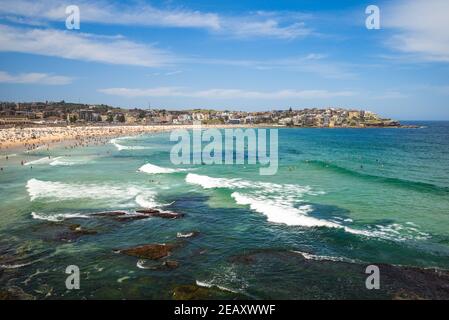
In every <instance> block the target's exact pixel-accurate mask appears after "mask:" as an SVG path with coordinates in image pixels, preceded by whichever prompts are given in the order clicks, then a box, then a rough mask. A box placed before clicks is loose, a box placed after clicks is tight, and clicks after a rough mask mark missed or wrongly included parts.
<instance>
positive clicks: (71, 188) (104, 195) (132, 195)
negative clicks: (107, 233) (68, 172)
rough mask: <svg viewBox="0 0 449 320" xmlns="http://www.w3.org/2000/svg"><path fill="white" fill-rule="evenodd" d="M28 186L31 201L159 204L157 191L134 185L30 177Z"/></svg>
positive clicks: (145, 205)
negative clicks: (72, 181)
mask: <svg viewBox="0 0 449 320" xmlns="http://www.w3.org/2000/svg"><path fill="white" fill-rule="evenodd" d="M26 188H27V191H28V194H29V196H30V200H31V201H35V200H45V201H48V202H57V201H61V200H78V199H91V200H95V201H103V202H105V203H106V204H109V205H110V206H117V205H118V204H120V203H123V202H129V201H131V200H132V201H133V202H134V203H135V204H137V205H139V206H144V207H150V205H151V206H153V207H156V206H158V203H157V202H156V201H155V197H156V196H157V193H156V192H155V191H154V190H151V189H148V188H143V187H140V186H133V185H115V184H114V185H112V184H100V183H98V184H81V183H65V182H57V181H43V180H38V179H30V180H28V182H27V184H26Z"/></svg>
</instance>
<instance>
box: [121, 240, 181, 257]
mask: <svg viewBox="0 0 449 320" xmlns="http://www.w3.org/2000/svg"><path fill="white" fill-rule="evenodd" d="M174 248H175V245H173V244H157V243H156V244H146V245H142V246H138V247H134V248H129V249H122V250H118V252H119V253H122V254H126V255H128V256H133V257H138V258H141V259H149V260H158V259H161V258H164V257H166V256H168V255H170V253H171V251H172V250H173V249H174Z"/></svg>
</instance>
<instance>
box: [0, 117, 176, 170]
mask: <svg viewBox="0 0 449 320" xmlns="http://www.w3.org/2000/svg"><path fill="white" fill-rule="evenodd" d="M170 129H172V128H171V127H169V126H157V127H155V126H110V127H94V126H92V127H88V126H83V127H69V126H67V127H34V128H33V127H32V128H7V129H0V155H1V158H0V163H1V162H3V161H7V162H9V161H10V158H13V157H14V159H15V160H16V161H15V162H16V163H17V164H19V165H21V166H24V165H26V156H27V155H28V154H29V153H30V152H32V151H35V150H42V149H45V150H46V151H50V149H51V148H52V147H54V146H55V145H63V146H64V148H65V149H75V148H79V147H87V146H92V145H104V144H106V143H108V142H109V141H110V139H111V138H115V137H120V136H124V135H139V134H143V133H148V132H155V131H163V130H170ZM18 154H20V156H21V157H22V159H17V156H18ZM49 158H51V156H50V155H49ZM2 160H3V161H2ZM32 168H33V167H32V166H30V169H32ZM3 171H4V168H3V166H0V172H3Z"/></svg>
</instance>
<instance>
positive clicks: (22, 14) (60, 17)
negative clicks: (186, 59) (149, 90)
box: [0, 0, 313, 39]
mask: <svg viewBox="0 0 449 320" xmlns="http://www.w3.org/2000/svg"><path fill="white" fill-rule="evenodd" d="M0 4H1V5H0V16H7V17H17V18H16V20H15V21H16V22H18V23H20V22H23V23H25V24H26V23H27V22H30V21H34V22H33V23H37V22H38V21H42V22H44V21H60V22H63V21H65V18H66V14H65V8H66V7H67V6H68V5H71V4H74V3H72V1H59V0H58V1H56V0H46V1H44V0H34V1H31V0H16V1H8V0H0ZM76 5H78V6H79V8H80V15H81V21H82V22H87V23H98V24H111V25H133V26H143V27H168V28H199V29H206V30H208V31H211V32H213V33H214V34H218V35H229V36H232V37H237V38H254V37H271V38H278V39H295V38H300V37H305V36H308V35H310V34H312V33H313V30H312V29H311V28H310V27H307V26H306V25H305V22H304V20H307V19H308V18H309V15H306V14H302V13H298V12H264V11H258V12H250V13H246V14H241V15H237V16H225V15H220V14H218V13H213V12H201V11H197V10H190V9H186V8H180V7H170V8H162V9H161V8H156V7H155V6H152V5H150V4H147V3H142V2H135V3H132V4H120V3H117V2H115V3H112V2H108V1H105V0H97V1H86V0H81V1H77V3H76Z"/></svg>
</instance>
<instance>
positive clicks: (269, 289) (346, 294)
mask: <svg viewBox="0 0 449 320" xmlns="http://www.w3.org/2000/svg"><path fill="white" fill-rule="evenodd" d="M343 259H345V258H342V257H332V256H319V255H314V254H308V253H307V254H305V253H302V252H299V251H289V250H275V249H266V250H263V249H261V250H254V251H251V252H245V253H244V254H241V255H237V256H233V257H231V258H230V259H229V260H228V261H229V262H231V263H233V264H234V268H235V270H236V272H238V273H239V274H243V275H246V276H247V277H251V278H253V279H257V283H258V296H260V298H261V299H413V300H415V299H432V300H434V299H449V271H448V270H439V269H429V268H419V267H405V266H396V265H391V264H382V263H373V264H374V265H376V266H377V267H379V270H380V289H378V290H367V289H366V286H365V282H366V280H367V276H368V275H367V274H366V269H367V266H368V264H366V263H361V262H357V261H350V260H349V259H345V260H343ZM279 270H282V281H279V282H277V281H268V279H267V274H270V273H271V274H278V273H279ZM298 275H300V276H298ZM255 281H256V280H255Z"/></svg>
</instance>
